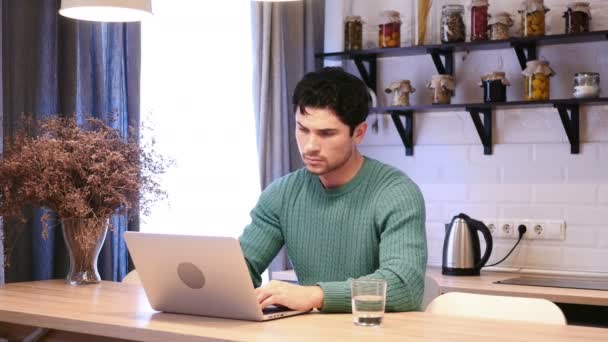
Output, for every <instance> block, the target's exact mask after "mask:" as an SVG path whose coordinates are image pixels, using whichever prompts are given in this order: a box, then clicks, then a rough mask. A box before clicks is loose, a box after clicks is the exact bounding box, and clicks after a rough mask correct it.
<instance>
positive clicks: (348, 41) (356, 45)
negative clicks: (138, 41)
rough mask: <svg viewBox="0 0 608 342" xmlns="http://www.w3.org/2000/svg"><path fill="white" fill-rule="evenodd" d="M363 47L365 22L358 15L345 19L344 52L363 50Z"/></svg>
mask: <svg viewBox="0 0 608 342" xmlns="http://www.w3.org/2000/svg"><path fill="white" fill-rule="evenodd" d="M362 45H363V22H362V21H361V17H360V16H358V15H352V16H348V17H346V19H344V51H349V50H361V46H362Z"/></svg>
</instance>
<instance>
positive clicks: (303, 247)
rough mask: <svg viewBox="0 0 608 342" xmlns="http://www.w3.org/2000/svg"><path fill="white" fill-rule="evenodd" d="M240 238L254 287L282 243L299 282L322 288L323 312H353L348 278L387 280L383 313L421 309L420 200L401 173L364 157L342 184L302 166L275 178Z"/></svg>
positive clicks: (423, 264) (423, 245) (422, 234)
mask: <svg viewBox="0 0 608 342" xmlns="http://www.w3.org/2000/svg"><path fill="white" fill-rule="evenodd" d="M251 218H252V221H251V224H250V225H249V226H247V227H246V228H245V231H244V232H243V235H242V236H241V237H240V243H241V247H242V249H243V254H244V256H245V259H246V261H247V265H248V267H249V271H250V273H251V277H252V279H253V282H254V285H255V286H256V287H258V286H260V283H261V276H260V275H261V273H262V272H263V271H264V270H265V269H266V268H267V267H268V265H269V264H270V262H271V261H272V259H273V258H274V257H275V256H276V255H277V253H278V251H279V250H280V248H281V247H282V246H283V245H285V246H286V247H287V254H288V256H289V258H290V260H291V262H292V264H293V266H294V270H295V272H296V275H297V277H298V280H299V282H300V284H301V285H315V284H316V285H319V286H320V287H321V288H322V289H323V296H324V298H323V307H322V309H321V310H322V311H324V312H350V311H351V298H350V297H351V296H350V282H349V280H350V279H352V278H360V277H367V278H383V279H386V281H387V284H388V286H387V298H386V310H387V311H409V310H418V309H419V307H420V303H421V300H422V293H423V291H424V272H425V268H426V261H427V249H426V237H425V228H424V222H425V212H424V200H423V198H422V194H421V193H420V190H419V189H418V187H417V186H416V184H414V183H413V182H412V181H411V180H410V179H409V178H408V177H407V176H406V175H404V174H403V173H402V172H401V171H399V170H397V169H395V168H393V167H390V166H388V165H384V164H382V163H380V162H378V161H376V160H373V159H370V158H365V161H364V163H363V166H362V167H361V169H360V170H359V172H358V173H357V175H356V176H355V177H354V178H353V179H352V180H351V181H350V182H348V183H347V184H345V185H343V186H340V187H338V188H334V189H325V188H324V187H323V185H322V184H321V182H320V180H319V177H318V176H316V175H313V174H311V173H310V172H308V171H307V170H306V169H300V170H298V171H295V172H293V173H291V174H289V175H287V176H285V177H282V178H280V179H278V180H276V181H274V182H273V183H272V184H271V185H270V186H268V187H267V188H266V190H264V191H263V192H262V194H261V196H260V199H259V201H258V203H257V205H256V207H255V208H254V209H253V210H252V212H251Z"/></svg>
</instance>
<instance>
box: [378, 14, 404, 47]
mask: <svg viewBox="0 0 608 342" xmlns="http://www.w3.org/2000/svg"><path fill="white" fill-rule="evenodd" d="M382 18H383V19H384V24H380V25H378V47H380V48H394V47H399V46H401V16H400V14H399V12H397V11H384V12H382Z"/></svg>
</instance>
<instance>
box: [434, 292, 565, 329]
mask: <svg viewBox="0 0 608 342" xmlns="http://www.w3.org/2000/svg"><path fill="white" fill-rule="evenodd" d="M426 312H430V313H433V314H438V315H451V316H461V317H474V318H489V319H498V320H510V321H525V322H528V323H547V324H559V325H565V324H566V318H565V316H564V314H563V312H562V310H561V309H560V308H559V307H558V306H557V305H555V304H554V303H552V302H550V301H548V300H546V299H539V298H523V297H510V296H490V295H482V294H472V293H462V292H450V293H446V294H443V295H441V296H439V297H437V298H435V299H434V300H433V301H432V302H431V303H430V304H429V306H428V307H427V308H426Z"/></svg>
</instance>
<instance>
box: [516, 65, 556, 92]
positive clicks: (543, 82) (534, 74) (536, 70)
mask: <svg viewBox="0 0 608 342" xmlns="http://www.w3.org/2000/svg"><path fill="white" fill-rule="evenodd" d="M522 74H523V75H524V76H525V79H524V91H525V94H524V99H525V100H526V101H547V100H549V95H550V94H551V83H550V77H551V76H553V75H555V73H554V72H553V70H551V68H550V67H549V62H546V61H540V60H532V61H529V62H528V63H527V64H526V69H525V70H524V71H523V72H522Z"/></svg>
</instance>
